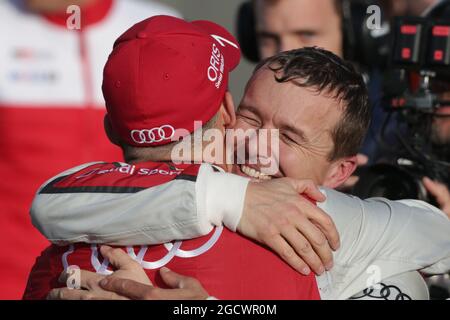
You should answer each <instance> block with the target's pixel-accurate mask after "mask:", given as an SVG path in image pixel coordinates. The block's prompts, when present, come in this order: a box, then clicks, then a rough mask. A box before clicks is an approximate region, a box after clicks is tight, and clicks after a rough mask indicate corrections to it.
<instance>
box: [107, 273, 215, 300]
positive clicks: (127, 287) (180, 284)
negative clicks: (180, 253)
mask: <svg viewBox="0 0 450 320" xmlns="http://www.w3.org/2000/svg"><path fill="white" fill-rule="evenodd" d="M159 273H160V275H161V278H162V279H163V281H164V283H165V284H166V285H168V286H169V287H170V288H171V289H161V288H156V287H153V286H151V285H145V284H142V283H140V282H136V281H133V280H128V279H121V278H118V277H116V276H114V275H112V276H108V277H106V278H105V279H103V280H102V281H100V285H101V287H102V288H103V289H104V290H107V291H111V292H114V294H117V295H119V296H123V297H126V298H128V299H133V300H205V299H206V298H208V293H207V292H206V291H205V289H204V288H203V287H202V285H201V284H200V282H199V281H198V280H197V279H194V278H191V277H185V276H182V275H180V274H178V273H175V272H173V271H171V270H169V269H168V268H165V267H163V268H161V269H160V270H159Z"/></svg>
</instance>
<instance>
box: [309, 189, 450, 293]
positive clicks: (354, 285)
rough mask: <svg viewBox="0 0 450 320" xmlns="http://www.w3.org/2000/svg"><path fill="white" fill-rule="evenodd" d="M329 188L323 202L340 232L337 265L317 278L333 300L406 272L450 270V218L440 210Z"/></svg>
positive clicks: (407, 201) (413, 202)
mask: <svg viewBox="0 0 450 320" xmlns="http://www.w3.org/2000/svg"><path fill="white" fill-rule="evenodd" d="M325 192H326V196H327V200H326V201H325V202H324V203H321V204H319V206H321V207H322V209H324V210H325V211H326V212H327V213H329V214H330V215H331V217H332V218H333V220H334V221H335V223H336V226H337V228H338V231H339V233H340V235H341V248H340V249H339V250H338V251H337V252H336V253H335V256H334V258H335V267H334V268H333V269H332V270H331V271H330V272H328V273H327V274H326V275H323V276H321V277H319V279H318V283H319V286H321V287H322V288H324V290H322V291H323V292H325V293H326V294H328V295H329V296H330V297H331V298H334V299H348V298H349V297H351V296H353V295H354V294H356V293H357V292H360V291H362V290H364V289H365V288H367V287H370V286H371V285H373V284H375V283H377V282H378V281H380V280H383V279H386V278H390V277H392V276H395V275H399V274H403V273H405V272H408V271H413V270H421V271H422V272H426V273H445V272H448V271H449V270H450V220H449V219H448V218H447V216H446V215H445V214H444V213H443V212H442V211H440V210H439V209H437V208H435V207H433V206H431V205H429V204H426V203H424V202H421V201H416V200H403V201H389V200H386V199H382V198H375V199H368V200H361V199H358V198H356V197H352V196H348V195H344V194H341V193H339V192H337V191H334V190H325ZM327 289H328V290H327Z"/></svg>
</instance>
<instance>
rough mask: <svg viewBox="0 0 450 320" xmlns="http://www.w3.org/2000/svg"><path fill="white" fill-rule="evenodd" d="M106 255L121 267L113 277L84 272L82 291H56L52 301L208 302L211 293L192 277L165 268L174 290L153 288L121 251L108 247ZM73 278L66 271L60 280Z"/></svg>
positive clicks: (163, 275)
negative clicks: (133, 300) (138, 300)
mask: <svg viewBox="0 0 450 320" xmlns="http://www.w3.org/2000/svg"><path fill="white" fill-rule="evenodd" d="M100 251H101V253H102V255H103V256H104V257H105V258H107V259H108V260H109V262H111V264H112V265H113V266H114V267H116V268H117V270H116V271H115V272H114V273H113V274H112V275H110V276H103V275H99V274H97V273H94V272H90V271H86V270H80V284H79V285H80V288H79V289H69V288H60V289H53V290H52V291H50V293H49V294H48V296H47V299H49V300H128V299H144V300H205V299H206V298H208V293H207V292H206V291H205V289H203V287H202V285H201V284H200V282H199V281H198V280H196V279H194V278H191V277H185V276H182V275H179V274H177V273H175V272H173V271H170V270H169V269H168V268H162V269H161V270H160V275H161V278H162V280H163V281H164V283H165V284H166V285H167V286H168V287H170V288H172V289H160V288H156V287H154V286H153V285H152V283H151V281H150V279H149V278H148V277H147V275H146V273H145V271H144V269H143V268H142V267H141V265H140V264H139V263H137V262H136V261H135V260H133V259H132V258H131V257H130V256H129V255H128V254H126V253H125V252H124V251H123V250H121V249H112V248H111V247H108V246H102V247H101V248H100ZM69 276H70V274H69V273H68V272H63V273H62V274H61V276H60V278H59V281H60V282H61V283H64V284H65V283H67V279H68V277H69Z"/></svg>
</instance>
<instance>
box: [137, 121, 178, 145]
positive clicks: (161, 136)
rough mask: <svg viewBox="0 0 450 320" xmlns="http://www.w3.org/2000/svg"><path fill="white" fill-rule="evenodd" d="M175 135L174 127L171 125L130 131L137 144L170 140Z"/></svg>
mask: <svg viewBox="0 0 450 320" xmlns="http://www.w3.org/2000/svg"><path fill="white" fill-rule="evenodd" d="M174 135H175V128H174V127H172V126H171V125H168V124H166V125H163V126H161V127H156V128H153V129H142V130H133V131H131V138H132V139H133V141H134V142H136V143H139V144H144V143H156V142H161V141H164V140H170V139H172V138H173V136H174Z"/></svg>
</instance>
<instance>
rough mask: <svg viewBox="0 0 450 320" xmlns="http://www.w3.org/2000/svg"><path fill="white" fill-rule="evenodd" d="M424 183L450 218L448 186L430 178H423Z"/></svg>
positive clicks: (449, 192)
mask: <svg viewBox="0 0 450 320" xmlns="http://www.w3.org/2000/svg"><path fill="white" fill-rule="evenodd" d="M423 184H424V185H425V188H426V189H427V191H428V192H429V193H431V194H432V195H433V196H434V197H435V198H436V201H437V202H438V204H439V206H440V208H441V210H442V211H443V212H444V213H445V214H446V215H447V216H448V217H449V218H450V191H449V190H448V188H447V186H446V185H444V184H442V183H440V182H436V181H433V180H431V179H430V178H423Z"/></svg>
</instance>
